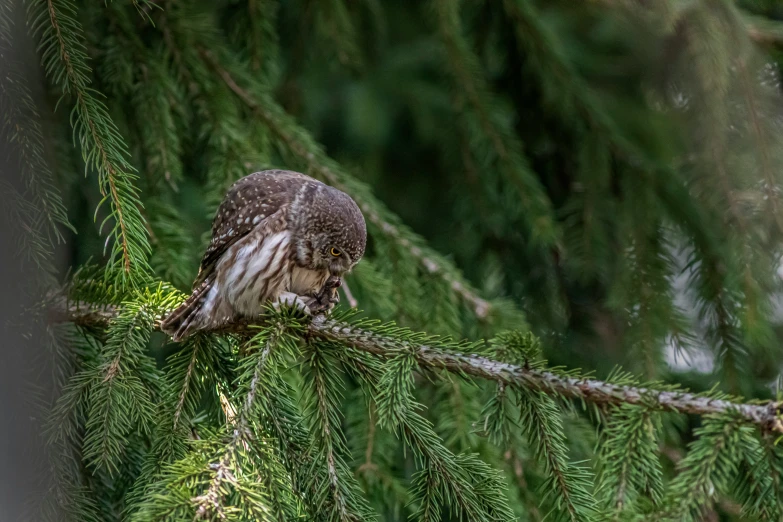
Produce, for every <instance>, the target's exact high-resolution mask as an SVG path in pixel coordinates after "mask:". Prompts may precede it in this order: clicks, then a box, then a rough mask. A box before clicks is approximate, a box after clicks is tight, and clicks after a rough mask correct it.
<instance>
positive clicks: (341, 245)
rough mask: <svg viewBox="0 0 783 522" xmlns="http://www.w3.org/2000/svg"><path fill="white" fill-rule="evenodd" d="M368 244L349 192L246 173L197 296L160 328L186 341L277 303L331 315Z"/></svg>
mask: <svg viewBox="0 0 783 522" xmlns="http://www.w3.org/2000/svg"><path fill="white" fill-rule="evenodd" d="M366 243H367V228H366V225H365V222H364V216H362V213H361V211H360V210H359V207H358V206H357V205H356V203H355V202H354V201H353V199H351V198H350V197H349V196H348V195H347V194H345V193H344V192H341V191H339V190H337V189H336V188H333V187H330V186H329V185H325V184H324V183H321V182H320V181H317V180H315V179H313V178H311V177H309V176H305V175H304V174H300V173H298V172H291V171H287V170H267V171H263V172H256V173H255V174H250V175H248V176H245V177H244V178H242V179H240V180H239V181H237V182H236V183H234V184H233V185H232V186H231V188H229V190H228V193H227V194H226V196H225V198H224V199H223V202H222V203H221V204H220V207H219V208H218V211H217V214H216V215H215V219H214V221H213V223H212V241H211V242H210V244H209V247H208V248H207V251H206V252H205V253H204V257H203V258H202V260H201V266H200V268H199V272H198V276H197V277H196V280H195V282H194V283H193V292H192V294H191V295H190V297H188V299H187V300H186V301H185V302H184V303H183V304H182V305H181V306H179V307H178V308H177V309H176V310H174V311H173V312H171V314H169V315H168V317H166V318H165V319H164V321H163V322H162V323H161V329H162V330H163V331H164V332H166V333H168V334H169V335H171V336H172V337H173V339H174V340H175V341H179V340H181V339H183V338H185V337H187V336H189V335H191V334H193V333H195V332H197V331H199V330H209V329H213V328H216V327H218V326H220V325H223V324H226V323H230V322H232V321H236V320H240V319H248V318H253V317H257V316H258V315H260V314H261V312H262V310H263V307H264V306H265V305H267V304H268V303H270V302H271V303H274V304H277V303H286V304H288V305H293V306H297V307H299V308H301V309H302V310H304V311H305V312H306V313H316V312H323V311H325V310H328V309H330V308H331V307H332V306H334V303H336V302H337V288H338V287H339V286H340V284H341V282H342V276H343V274H345V273H346V272H348V271H350V270H351V269H352V268H353V267H354V266H356V264H357V263H358V262H359V260H361V258H362V256H363V255H364V249H365V245H366Z"/></svg>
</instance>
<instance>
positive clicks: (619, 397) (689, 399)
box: [49, 301, 783, 433]
mask: <svg viewBox="0 0 783 522" xmlns="http://www.w3.org/2000/svg"><path fill="white" fill-rule="evenodd" d="M63 303H64V301H63V302H60V307H57V308H55V309H54V310H52V311H51V312H50V314H49V317H50V319H51V320H52V321H53V322H66V321H70V322H74V323H76V324H81V325H90V326H106V325H107V324H108V322H109V320H110V319H111V318H113V317H114V316H116V315H117V310H116V309H113V308H111V307H102V308H90V305H88V304H85V303H78V304H77V303H71V304H69V305H68V307H67V308H66V307H63V306H62V304H63ZM254 326H255V327H258V326H261V325H260V324H256V325H253V324H248V323H234V324H229V325H225V326H223V327H221V328H220V329H219V330H215V333H247V334H249V333H251V332H252V331H253V328H254ZM308 333H309V335H312V336H314V337H319V338H322V339H328V340H331V341H335V342H338V343H341V344H343V345H347V346H350V347H352V348H355V349H357V350H361V351H364V352H369V353H372V354H375V355H379V356H381V357H387V356H391V355H392V354H393V353H397V352H399V348H400V341H399V340H397V339H392V338H389V337H384V336H382V335H378V334H376V333H373V332H370V331H368V330H363V329H360V328H356V327H354V326H352V325H350V324H348V323H343V322H338V321H334V320H331V319H328V318H326V317H325V316H316V317H315V318H314V319H313V320H312V321H311V322H310V324H309V327H308ZM411 348H412V351H413V354H414V356H415V357H416V361H417V362H418V364H419V366H420V367H421V368H423V369H428V370H446V371H448V372H452V373H456V374H460V375H470V376H472V377H479V378H482V379H487V380H491V381H496V382H500V383H505V384H510V385H513V386H519V387H523V388H527V389H532V390H539V391H542V392H544V393H547V394H550V395H557V396H561V397H567V398H571V399H580V400H583V401H586V402H590V403H593V404H599V405H616V406H617V405H621V404H633V405H639V406H643V407H645V408H648V409H651V410H660V411H673V412H678V413H688V414H693V415H709V414H718V413H726V412H729V411H735V412H736V413H737V414H739V415H740V416H741V417H742V418H743V419H744V420H745V421H746V422H748V423H751V424H755V425H757V426H759V427H760V428H761V429H763V430H767V431H774V432H778V433H783V418H782V416H781V410H782V409H783V401H769V402H767V403H765V404H754V403H741V402H734V401H731V400H727V399H715V398H711V397H707V396H704V395H699V394H696V393H691V392H688V391H671V390H656V389H650V388H643V387H636V386H626V385H618V384H612V383H610V382H605V381H600V380H597V379H588V378H582V377H571V376H564V375H558V374H557V373H554V372H550V371H542V370H535V369H531V368H526V367H523V366H517V365H514V364H509V363H504V362H500V361H495V360H493V359H489V358H487V357H481V356H478V355H465V354H460V353H451V352H444V351H442V350H439V349H437V348H434V347H432V346H426V345H417V346H411Z"/></svg>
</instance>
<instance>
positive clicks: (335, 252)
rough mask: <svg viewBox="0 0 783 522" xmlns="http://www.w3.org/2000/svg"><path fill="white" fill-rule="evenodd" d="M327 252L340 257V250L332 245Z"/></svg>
mask: <svg viewBox="0 0 783 522" xmlns="http://www.w3.org/2000/svg"><path fill="white" fill-rule="evenodd" d="M329 253H330V254H332V255H333V256H334V257H340V254H341V252H340V251H339V250H337V249H336V248H334V247H332V248H331V249H329Z"/></svg>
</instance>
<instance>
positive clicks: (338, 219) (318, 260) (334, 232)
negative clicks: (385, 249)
mask: <svg viewBox="0 0 783 522" xmlns="http://www.w3.org/2000/svg"><path fill="white" fill-rule="evenodd" d="M291 211H292V212H291V214H292V216H293V222H292V225H293V227H292V228H293V230H292V233H293V234H292V235H293V238H294V245H295V247H296V252H295V256H296V263H297V264H298V265H299V266H301V267H304V268H309V269H311V270H324V269H328V270H329V272H330V273H332V274H334V275H342V274H344V273H345V272H348V271H349V270H351V269H352V268H353V267H354V266H356V263H358V262H359V260H360V259H361V258H362V256H363V255H364V249H365V246H366V244H367V227H366V225H365V223H364V216H363V215H362V212H361V210H359V206H358V205H357V204H356V202H354V200H353V199H351V197H350V196H348V194H345V193H344V192H342V191H340V190H337V189H336V188H334V187H330V186H328V185H324V184H323V183H313V184H308V186H307V187H305V188H303V190H302V192H300V194H297V197H296V198H295V200H294V203H293V205H292V208H291Z"/></svg>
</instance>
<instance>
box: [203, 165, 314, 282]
mask: <svg viewBox="0 0 783 522" xmlns="http://www.w3.org/2000/svg"><path fill="white" fill-rule="evenodd" d="M311 182H314V180H312V178H309V177H307V176H305V175H303V174H299V173H297V172H290V171H264V172H257V173H255V174H250V175H249V176H245V177H244V178H242V179H240V180H239V181H237V182H236V183H234V185H232V186H231V188H230V189H229V190H228V193H227V194H226V197H225V198H224V199H223V202H222V203H221V204H220V207H219V208H218V211H217V214H216V215H215V219H214V221H213V222H212V241H211V242H210V244H209V247H207V251H206V252H205V253H204V257H203V258H202V259H201V266H200V267H199V271H198V276H196V280H195V281H194V283H193V288H196V287H198V286H199V285H200V284H201V283H202V281H204V280H205V279H206V278H207V277H208V276H209V275H210V274H211V273H212V272H213V271H214V270H215V267H216V266H217V263H218V261H219V260H220V258H221V256H222V255H223V254H224V253H225V252H226V251H227V250H228V249H229V247H231V245H233V244H234V243H236V242H237V241H239V240H240V239H242V238H243V237H245V236H247V235H248V234H249V233H250V232H251V231H252V230H254V229H255V228H256V227H265V228H267V229H269V233H274V232H277V231H280V230H283V229H285V228H286V226H287V222H286V219H285V218H286V212H285V211H286V209H287V208H288V206H289V204H290V203H291V201H292V200H293V198H294V195H295V194H296V192H297V191H298V190H299V188H300V187H301V186H302V185H303V184H305V183H311Z"/></svg>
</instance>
